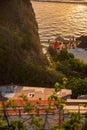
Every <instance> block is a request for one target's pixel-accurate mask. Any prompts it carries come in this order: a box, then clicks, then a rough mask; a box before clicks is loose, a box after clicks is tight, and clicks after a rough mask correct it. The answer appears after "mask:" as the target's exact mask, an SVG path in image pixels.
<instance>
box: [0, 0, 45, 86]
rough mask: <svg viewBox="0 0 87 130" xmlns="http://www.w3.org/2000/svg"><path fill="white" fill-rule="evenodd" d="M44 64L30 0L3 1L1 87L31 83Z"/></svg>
mask: <svg viewBox="0 0 87 130" xmlns="http://www.w3.org/2000/svg"><path fill="white" fill-rule="evenodd" d="M43 61H44V60H43V55H42V50H41V44H40V39H39V35H38V26H37V22H36V19H35V14H34V11H33V8H32V5H31V3H30V1H29V0H0V84H7V83H11V82H13V83H19V84H20V83H21V84H31V82H34V80H35V77H34V75H35V74H36V72H37V75H39V72H40V70H39V69H37V68H40V66H41V69H43V68H44V65H43V64H44V62H43ZM42 66H43V67H42ZM33 78H34V80H33Z"/></svg>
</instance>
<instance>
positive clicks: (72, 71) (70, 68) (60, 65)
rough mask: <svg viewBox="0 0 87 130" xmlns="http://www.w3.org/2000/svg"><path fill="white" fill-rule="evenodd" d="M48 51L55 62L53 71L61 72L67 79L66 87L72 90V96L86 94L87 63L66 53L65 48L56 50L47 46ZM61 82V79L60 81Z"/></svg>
mask: <svg viewBox="0 0 87 130" xmlns="http://www.w3.org/2000/svg"><path fill="white" fill-rule="evenodd" d="M48 51H49V53H50V55H51V57H52V62H54V64H55V71H57V73H62V74H64V75H65V77H66V78H67V79H68V81H69V82H68V83H67V84H66V86H65V87H66V88H67V89H71V90H72V98H77V96H78V95H86V94H87V64H86V63H84V62H83V61H80V60H79V59H75V58H74V55H73V54H71V53H68V52H67V50H66V49H63V50H61V51H60V52H56V51H55V50H54V49H53V48H51V47H49V48H48ZM60 82H61V81H60Z"/></svg>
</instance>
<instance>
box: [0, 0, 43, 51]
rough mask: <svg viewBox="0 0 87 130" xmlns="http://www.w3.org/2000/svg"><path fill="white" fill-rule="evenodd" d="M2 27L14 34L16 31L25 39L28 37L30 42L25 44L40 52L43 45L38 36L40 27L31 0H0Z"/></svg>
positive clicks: (0, 24)
mask: <svg viewBox="0 0 87 130" xmlns="http://www.w3.org/2000/svg"><path fill="white" fill-rule="evenodd" d="M0 28H1V29H2V30H3V29H4V30H6V32H9V33H12V34H13V35H14V33H16V35H17V34H18V35H21V36H20V37H23V38H24V39H23V38H22V39H23V40H25V38H26V37H27V38H26V39H28V41H27V42H29V43H27V45H24V46H27V47H28V48H30V49H34V51H35V52H37V53H40V51H41V46H40V40H39V36H38V27H37V23H36V20H35V14H34V11H33V9H32V6H31V3H30V1H29V0H3V1H0ZM4 33H5V32H4ZM25 43H26V41H25ZM22 44H23V43H22ZM22 46H23V45H22ZM31 47H32V48H31ZM25 49H26V47H25Z"/></svg>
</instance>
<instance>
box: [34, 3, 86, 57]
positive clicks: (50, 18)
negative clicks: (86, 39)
mask: <svg viewBox="0 0 87 130" xmlns="http://www.w3.org/2000/svg"><path fill="white" fill-rule="evenodd" d="M32 6H33V8H34V12H35V15H36V19H37V22H38V27H39V35H40V40H41V43H42V45H44V46H47V41H48V39H55V38H56V37H57V35H62V36H64V37H68V36H72V35H73V36H75V37H79V36H81V35H87V4H71V3H55V2H35V1H32ZM74 53H75V52H74ZM81 53H82V52H81ZM86 55H87V53H86Z"/></svg>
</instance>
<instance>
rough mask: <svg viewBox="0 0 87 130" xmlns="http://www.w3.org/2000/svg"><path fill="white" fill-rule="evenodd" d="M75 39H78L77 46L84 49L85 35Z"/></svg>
mask: <svg viewBox="0 0 87 130" xmlns="http://www.w3.org/2000/svg"><path fill="white" fill-rule="evenodd" d="M77 40H79V41H80V44H79V46H78V47H80V48H84V49H86V48H87V36H81V37H79V38H77Z"/></svg>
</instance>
